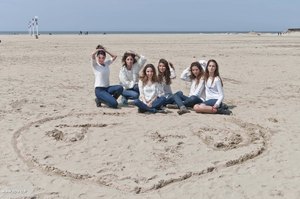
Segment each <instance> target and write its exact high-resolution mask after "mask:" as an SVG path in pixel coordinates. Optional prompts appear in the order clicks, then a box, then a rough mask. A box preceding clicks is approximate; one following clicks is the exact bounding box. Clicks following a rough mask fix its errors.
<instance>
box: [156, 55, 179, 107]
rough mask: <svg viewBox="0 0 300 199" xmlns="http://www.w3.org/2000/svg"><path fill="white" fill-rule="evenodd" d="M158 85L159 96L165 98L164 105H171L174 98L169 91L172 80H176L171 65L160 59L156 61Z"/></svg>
mask: <svg viewBox="0 0 300 199" xmlns="http://www.w3.org/2000/svg"><path fill="white" fill-rule="evenodd" d="M157 70H158V83H159V85H160V90H161V94H160V96H163V97H165V98H166V102H165V104H164V106H165V105H167V104H173V103H174V98H173V93H172V89H171V84H172V79H175V78H176V73H175V69H174V66H173V64H172V63H170V62H168V61H167V60H165V59H160V60H159V61H158V66H157Z"/></svg>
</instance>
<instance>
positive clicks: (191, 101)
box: [174, 91, 202, 108]
mask: <svg viewBox="0 0 300 199" xmlns="http://www.w3.org/2000/svg"><path fill="white" fill-rule="evenodd" d="M174 101H175V103H176V104H177V106H178V107H179V108H180V107H182V106H185V107H192V108H193V106H194V105H195V104H200V103H202V100H201V99H200V98H199V97H198V96H195V95H192V96H190V97H187V96H185V95H183V93H182V91H178V92H176V93H175V94H174Z"/></svg>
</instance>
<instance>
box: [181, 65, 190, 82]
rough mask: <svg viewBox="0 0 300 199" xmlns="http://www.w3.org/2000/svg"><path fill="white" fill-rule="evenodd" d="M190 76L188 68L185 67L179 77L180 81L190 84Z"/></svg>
mask: <svg viewBox="0 0 300 199" xmlns="http://www.w3.org/2000/svg"><path fill="white" fill-rule="evenodd" d="M190 75H191V70H190V67H187V68H186V69H185V70H184V71H183V72H182V73H181V75H180V79H182V80H184V81H188V82H191V81H192V80H191V78H190Z"/></svg>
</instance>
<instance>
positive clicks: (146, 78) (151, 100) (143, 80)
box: [134, 64, 166, 113]
mask: <svg viewBox="0 0 300 199" xmlns="http://www.w3.org/2000/svg"><path fill="white" fill-rule="evenodd" d="M138 85H139V91H140V98H139V99H136V100H134V104H135V105H136V106H137V107H138V108H139V109H138V112H139V113H145V112H150V113H166V112H165V111H164V110H161V107H162V106H163V104H164V103H165V101H166V98H165V97H159V96H158V95H159V89H160V88H159V84H158V82H157V76H156V71H155V67H154V66H153V64H147V65H146V66H145V67H144V68H143V70H142V73H141V76H140V80H139V83H138Z"/></svg>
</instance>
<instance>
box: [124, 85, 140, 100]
mask: <svg viewBox="0 0 300 199" xmlns="http://www.w3.org/2000/svg"><path fill="white" fill-rule="evenodd" d="M122 96H123V97H125V98H126V99H138V98H139V96H140V92H139V86H138V85H137V84H135V85H134V86H133V88H129V89H124V90H123V92H122Z"/></svg>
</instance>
